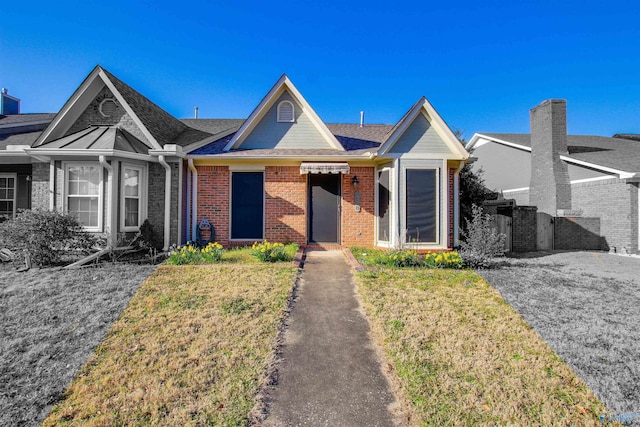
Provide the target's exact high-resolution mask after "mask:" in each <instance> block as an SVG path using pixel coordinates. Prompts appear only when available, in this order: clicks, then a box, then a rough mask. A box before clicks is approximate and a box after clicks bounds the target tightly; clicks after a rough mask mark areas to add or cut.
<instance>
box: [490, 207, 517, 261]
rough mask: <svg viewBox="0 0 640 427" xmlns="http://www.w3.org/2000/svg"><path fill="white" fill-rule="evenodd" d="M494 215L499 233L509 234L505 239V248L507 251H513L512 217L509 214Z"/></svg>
mask: <svg viewBox="0 0 640 427" xmlns="http://www.w3.org/2000/svg"><path fill="white" fill-rule="evenodd" d="M492 216H493V222H494V224H495V225H496V228H497V229H498V233H501V234H504V235H505V236H507V238H506V239H505V243H504V249H505V250H506V251H507V252H511V249H512V247H511V242H512V239H511V228H512V223H511V221H512V220H511V217H509V216H505V215H492Z"/></svg>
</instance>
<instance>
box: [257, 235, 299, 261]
mask: <svg viewBox="0 0 640 427" xmlns="http://www.w3.org/2000/svg"><path fill="white" fill-rule="evenodd" d="M297 250H298V245H296V244H293V243H290V244H287V245H284V244H283V243H277V242H276V243H271V242H268V241H266V240H265V241H264V242H262V243H258V242H254V244H253V245H252V246H251V254H252V255H253V256H255V257H256V258H258V260H260V261H261V262H278V261H293V257H294V256H295V253H296V252H297Z"/></svg>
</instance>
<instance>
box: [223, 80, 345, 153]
mask: <svg viewBox="0 0 640 427" xmlns="http://www.w3.org/2000/svg"><path fill="white" fill-rule="evenodd" d="M285 91H288V92H289V93H290V94H291V96H292V97H293V99H294V100H295V101H296V102H298V103H299V104H300V105H301V106H302V110H303V112H304V113H305V114H306V116H307V117H308V118H309V120H310V121H311V123H312V124H313V126H314V127H315V128H316V129H317V130H318V132H319V133H320V134H321V135H322V137H323V138H324V140H325V141H326V142H327V144H328V146H329V147H331V148H332V149H334V150H344V148H343V147H342V145H340V143H339V142H338V140H337V139H336V138H335V136H334V135H333V134H332V133H331V131H329V129H328V128H327V126H326V125H325V124H324V122H323V121H322V120H321V119H320V117H319V116H318V114H316V112H315V111H314V110H313V108H311V105H309V103H308V102H307V100H306V99H304V97H303V96H302V94H301V93H300V92H299V91H298V89H297V88H296V87H295V86H294V84H293V83H292V82H291V80H289V77H287V75H286V74H283V75H282V76H281V77H280V78H279V79H278V81H277V82H276V83H275V84H274V85H273V87H272V88H271V90H269V92H268V93H267V95H266V96H265V97H264V98H263V99H262V101H261V102H260V104H258V106H257V107H256V108H255V109H254V110H253V112H252V113H251V114H250V115H249V117H248V118H247V120H246V121H245V122H244V123H243V124H242V126H240V129H238V131H237V132H235V133H234V135H233V137H232V138H231V139H230V140H229V142H228V143H227V145H226V146H225V147H224V151H229V150H232V149H238V148H241V146H242V142H243V141H244V140H245V139H246V138H247V137H248V136H249V135H250V134H251V132H252V131H253V130H254V128H255V127H256V126H257V125H258V124H259V123H260V121H261V120H262V118H263V117H264V116H265V114H266V113H267V112H268V111H269V110H270V109H271V107H273V105H274V104H275V102H276V100H277V99H278V98H279V96H280V95H282V93H283V92H285Z"/></svg>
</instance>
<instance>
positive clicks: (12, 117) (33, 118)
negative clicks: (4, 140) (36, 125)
mask: <svg viewBox="0 0 640 427" xmlns="http://www.w3.org/2000/svg"><path fill="white" fill-rule="evenodd" d="M55 116H56V113H32V114H8V115H2V114H0V125H13V124H20V123H28V122H47V121H48V122H50V121H51V120H53V118H54V117H55Z"/></svg>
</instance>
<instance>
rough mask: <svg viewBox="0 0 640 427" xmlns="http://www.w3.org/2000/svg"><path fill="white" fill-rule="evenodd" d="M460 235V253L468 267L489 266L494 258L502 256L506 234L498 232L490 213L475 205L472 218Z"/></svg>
mask: <svg viewBox="0 0 640 427" xmlns="http://www.w3.org/2000/svg"><path fill="white" fill-rule="evenodd" d="M462 237H463V238H464V240H463V241H462V242H461V244H460V247H461V249H460V255H461V256H462V259H463V260H464V263H465V265H467V266H469V267H472V268H489V267H491V266H492V263H493V259H494V258H496V257H499V256H504V252H505V240H506V236H505V235H504V234H501V233H498V230H497V229H496V227H495V226H494V225H493V219H492V218H491V215H489V214H485V213H484V212H483V211H482V208H481V207H479V206H477V205H473V207H472V219H471V221H467V231H465V232H463V233H462Z"/></svg>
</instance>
